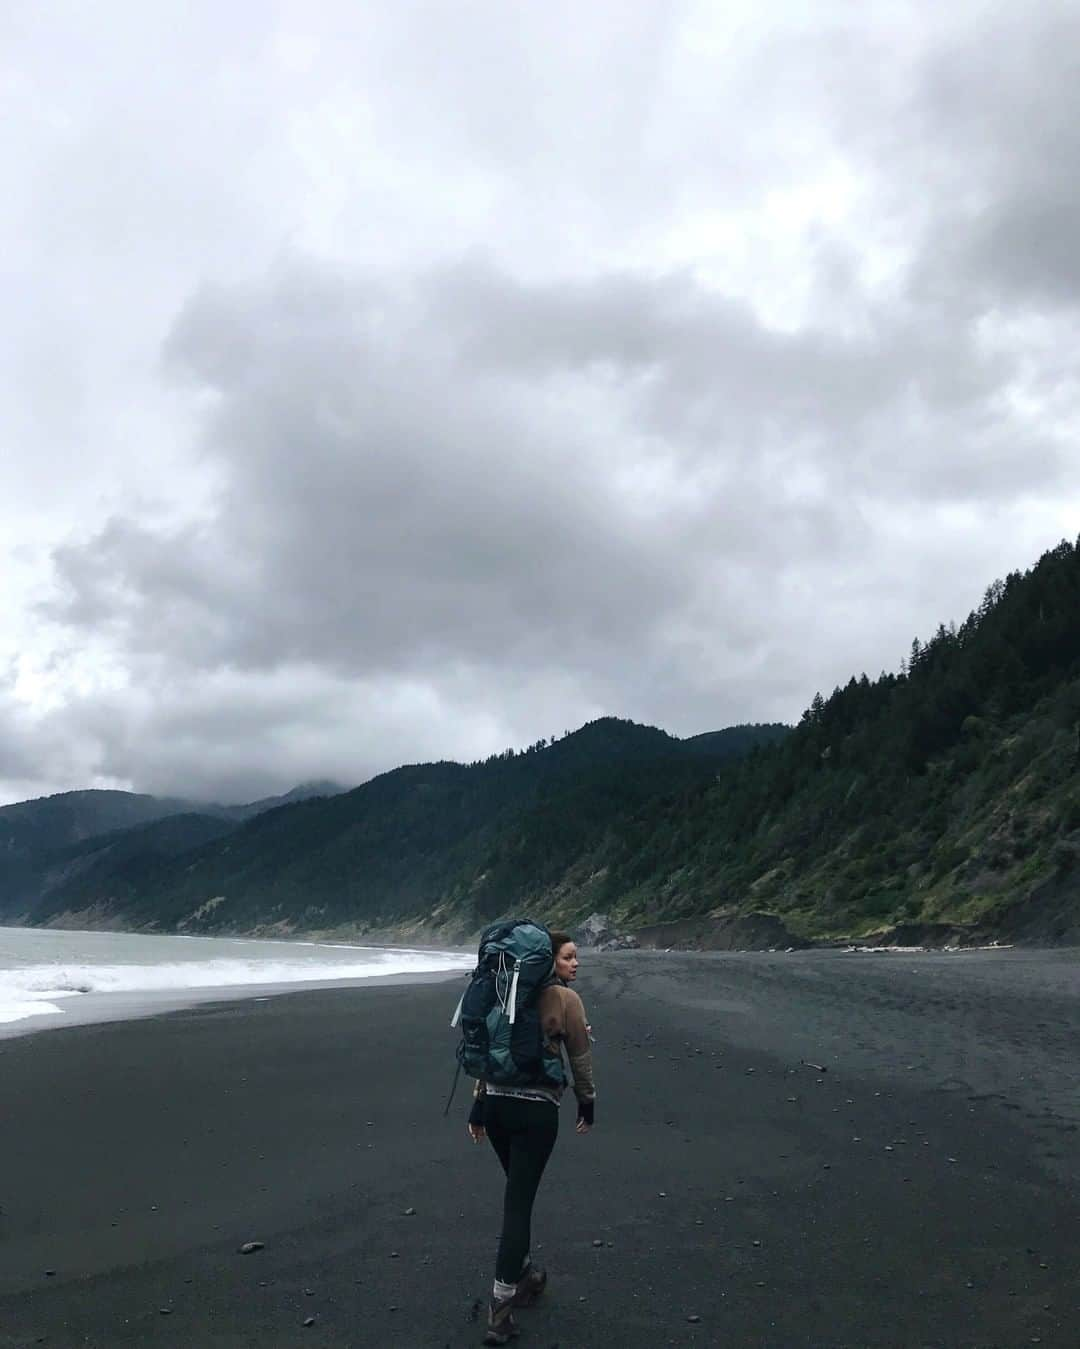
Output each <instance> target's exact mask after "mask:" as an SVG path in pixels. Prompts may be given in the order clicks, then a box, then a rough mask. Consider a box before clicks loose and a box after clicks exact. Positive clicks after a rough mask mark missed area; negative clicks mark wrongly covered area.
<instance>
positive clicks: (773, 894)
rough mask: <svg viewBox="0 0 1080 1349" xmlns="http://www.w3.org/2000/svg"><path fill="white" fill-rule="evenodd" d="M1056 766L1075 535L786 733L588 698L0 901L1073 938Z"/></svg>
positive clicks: (195, 924) (408, 923) (1072, 606)
mask: <svg viewBox="0 0 1080 1349" xmlns="http://www.w3.org/2000/svg"><path fill="white" fill-rule="evenodd" d="M1078 769H1080V550H1078V549H1077V548H1076V547H1074V546H1073V545H1072V544H1069V543H1062V544H1061V545H1060V546H1059V547H1057V548H1055V549H1054V550H1053V551H1052V552H1049V553H1047V554H1046V555H1045V556H1044V557H1043V558H1041V559H1040V561H1039V562H1038V564H1037V565H1036V566H1034V567H1033V568H1032V569H1031V570H1030V571H1028V572H1027V573H1025V574H1020V573H1014V574H1012V575H1010V576H1008V577H1006V578H1005V580H1004V581H997V582H994V584H993V585H991V586H990V587H989V589H988V590H987V592H986V595H985V597H984V599H983V602H982V604H981V605H980V606H979V608H978V610H977V611H976V612H975V613H973V614H971V615H970V616H969V617H968V618H967V619H966V620H964V622H962V623H961V624H960V625H959V626H958V627H957V626H955V625H950V626H948V627H946V626H941V627H939V628H938V630H937V631H936V632H935V633H934V634H933V635H932V636H930V637H929V638H928V639H927V640H926V641H921V640H916V641H915V642H914V643H913V644H912V647H911V650H910V653H909V654H908V655H907V657H906V658H905V659H904V661H903V662H902V665H901V668H900V670H899V671H898V672H897V673H894V674H882V675H881V676H880V677H879V678H877V679H874V680H871V679H869V678H867V676H866V675H865V674H864V675H861V676H859V677H852V678H851V679H850V680H849V681H848V683H847V684H846V685H845V686H844V687H843V688H837V689H835V690H834V691H833V693H832V694H831V695H830V696H829V697H828V698H825V697H822V696H821V695H817V696H815V697H814V699H813V700H812V702H811V704H810V706H809V708H808V709H807V711H806V713H805V714H804V716H803V718H802V720H801V722H800V723H799V725H798V726H797V727H796V728H794V730H790V729H789V728H785V727H781V726H752V727H733V728H730V729H728V730H726V731H721V732H716V733H712V734H706V735H702V736H696V737H694V738H692V739H690V740H678V739H676V738H675V737H673V736H670V735H668V734H666V733H665V732H663V731H660V730H657V729H655V728H652V727H645V726H637V725H634V724H633V723H631V722H625V721H619V720H616V719H614V718H605V719H603V720H601V721H597V722H594V723H591V724H590V725H588V726H586V727H583V728H582V729H581V730H579V731H576V732H574V733H572V734H567V735H566V736H564V737H563V738H562V739H561V740H552V741H550V742H549V741H539V742H537V744H535V745H532V746H530V747H529V748H528V749H527V750H524V751H522V752H513V751H510V750H508V751H506V752H505V753H503V754H501V755H495V756H492V757H491V758H490V759H488V760H486V761H485V762H483V763H476V764H471V765H461V764H454V763H434V764H422V765H413V766H410V767H404V768H400V769H397V770H395V771H394V772H391V773H387V774H384V775H382V776H381V777H379V778H376V779H374V780H372V781H371V782H369V783H366V784H364V786H362V787H360V788H357V789H356V790H354V791H352V792H348V793H346V794H343V795H340V796H336V797H333V798H331V799H320V800H310V801H300V802H297V803H294V804H288V805H284V806H282V807H280V808H278V809H274V810H269V811H265V812H263V813H261V814H259V815H258V816H256V817H255V818H253V819H250V820H247V821H246V822H241V823H239V824H236V825H234V826H232V827H231V828H229V826H227V825H225V824H223V823H222V822H220V821H217V822H215V821H207V820H205V819H202V820H200V819H195V818H191V817H188V818H187V819H186V820H185V821H182V822H178V823H177V824H175V825H174V826H172V827H171V828H169V829H165V828H163V826H162V825H161V824H159V825H151V826H150V827H144V828H143V829H142V830H140V831H137V833H136V832H133V833H132V834H131V835H130V836H129V837H125V838H124V839H123V841H120V840H119V839H115V838H106V839H105V840H104V842H102V843H100V846H99V845H98V844H97V843H94V842H93V841H91V842H89V843H84V844H72V845H71V846H70V849H69V851H68V852H67V853H66V854H64V855H62V856H61V855H58V856H57V857H56V858H55V859H54V861H55V862H56V864H57V865H56V867H55V868H54V870H53V871H52V872H51V873H50V881H49V885H48V886H47V887H46V892H44V893H42V894H41V895H39V896H38V898H37V899H36V900H35V902H34V903H33V904H32V905H30V906H27V907H25V908H24V910H23V911H22V912H21V913H20V914H18V915H17V916H18V917H19V918H20V919H21V920H22V921H29V922H37V923H46V922H62V923H63V922H71V921H75V920H77V919H78V920H81V921H87V920H88V916H89V917H90V918H93V919H94V920H95V921H98V920H102V921H109V922H113V923H122V924H123V925H125V926H129V927H135V928H143V927H145V928H156V929H159V930H173V929H185V930H198V931H205V932H236V931H264V932H265V931H280V932H289V931H323V932H337V933H341V934H343V935H353V936H359V935H362V934H363V933H365V932H371V931H381V932H388V931H392V930H395V929H396V930H399V931H400V930H405V929H410V930H413V931H415V932H417V933H420V932H423V933H426V934H428V935H432V936H438V935H441V936H445V937H453V938H455V939H460V938H462V937H464V936H467V935H470V934H472V933H474V932H475V931H476V930H477V928H479V927H480V926H481V925H482V924H483V923H484V922H486V921H487V920H489V919H490V918H492V917H494V916H496V915H499V914H503V913H506V912H508V911H511V910H528V911H530V912H532V913H534V914H536V915H537V916H540V917H545V918H547V919H549V920H550V921H553V922H556V921H557V922H560V923H563V922H565V923H571V924H572V923H574V922H576V921H579V920H580V919H582V918H583V917H584V916H585V915H587V914H588V913H590V912H593V911H595V910H601V911H605V912H607V913H609V914H611V915H612V917H613V918H614V919H615V920H616V922H617V923H619V924H620V925H621V926H623V927H626V928H630V929H635V930H649V929H657V932H658V933H659V934H660V936H661V937H662V935H663V934H664V933H665V932H666V933H668V934H669V935H670V936H671V939H672V940H675V939H677V938H679V937H680V936H681V937H683V938H686V937H688V936H690V937H692V939H693V940H696V941H702V942H704V943H705V944H708V943H709V941H710V933H711V932H713V931H714V929H715V930H716V931H719V930H720V929H721V928H724V927H725V925H726V928H727V929H728V930H729V931H730V929H731V925H732V922H733V919H734V918H736V917H737V916H739V915H743V916H746V915H753V916H754V918H755V921H757V922H759V923H761V922H764V923H765V925H766V928H767V930H768V931H769V932H775V933H777V934H778V935H779V939H783V938H784V937H785V936H786V934H788V933H790V934H792V937H793V939H801V940H848V939H852V938H866V937H868V936H870V935H871V934H874V933H886V934H887V933H890V932H891V933H893V934H894V935H899V936H901V937H908V938H911V937H915V938H919V937H924V938H925V937H929V938H931V939H938V940H946V939H951V940H959V941H976V940H988V939H991V938H996V939H1013V938H1016V939H1019V940H1033V941H1080V777H1078ZM164 823H167V822H164ZM227 828H228V829H229V832H227V833H226V832H224V831H225V830H226V829H227ZM138 834H141V835H142V836H143V837H142V838H141V839H140V838H139V837H138ZM144 845H146V846H144ZM80 859H81V860H80ZM665 924H666V925H668V926H667V927H664V926H663V925H665ZM658 925H659V926H658ZM770 925H771V926H770ZM653 935H654V938H656V937H657V933H654V934H653ZM657 939H659V938H657Z"/></svg>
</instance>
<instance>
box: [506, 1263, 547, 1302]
mask: <svg viewBox="0 0 1080 1349" xmlns="http://www.w3.org/2000/svg"><path fill="white" fill-rule="evenodd" d="M546 1287H547V1270H546V1269H537V1267H536V1266H535V1265H530V1266H529V1267H528V1269H527V1270H526V1271H525V1273H524V1274H523V1275H522V1276H521V1278H520V1279H518V1282H517V1292H516V1293H515V1294H514V1306H515V1307H531V1306H532V1304H533V1303H534V1302H535V1301H536V1299H537V1298H538V1297H539V1296H540V1294H541V1293H542V1292H543V1291H544V1289H545V1288H546Z"/></svg>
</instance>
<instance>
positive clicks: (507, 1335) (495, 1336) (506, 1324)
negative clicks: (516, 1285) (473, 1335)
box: [484, 1293, 521, 1344]
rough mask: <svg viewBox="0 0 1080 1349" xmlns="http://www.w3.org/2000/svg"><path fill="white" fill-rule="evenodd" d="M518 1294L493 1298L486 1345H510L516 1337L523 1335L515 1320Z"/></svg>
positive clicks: (490, 1303) (485, 1339)
mask: <svg viewBox="0 0 1080 1349" xmlns="http://www.w3.org/2000/svg"><path fill="white" fill-rule="evenodd" d="M516 1297H517V1294H516V1293H512V1294H511V1295H510V1297H493V1298H492V1299H491V1301H490V1302H489V1303H488V1323H487V1334H486V1335H485V1336H484V1343H485V1344H509V1343H510V1341H511V1340H512V1339H513V1338H514V1336H515V1335H519V1334H520V1333H521V1331H520V1328H519V1326H518V1324H517V1322H516V1321H515V1320H514V1301H515V1299H516Z"/></svg>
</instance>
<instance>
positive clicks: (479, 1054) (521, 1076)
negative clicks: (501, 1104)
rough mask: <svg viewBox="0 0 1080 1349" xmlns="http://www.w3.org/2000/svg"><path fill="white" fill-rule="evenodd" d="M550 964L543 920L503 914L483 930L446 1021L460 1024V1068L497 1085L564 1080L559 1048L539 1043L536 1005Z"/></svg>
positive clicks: (548, 977)
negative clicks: (470, 968)
mask: <svg viewBox="0 0 1080 1349" xmlns="http://www.w3.org/2000/svg"><path fill="white" fill-rule="evenodd" d="M554 964H555V961H554V956H553V953H552V950H551V934H550V933H549V932H548V930H547V928H546V927H545V926H544V925H543V924H542V923H534V922H533V921H532V920H531V919H529V918H519V919H505V920H504V921H503V922H501V923H493V924H492V925H491V926H490V927H489V928H486V929H485V931H484V933H483V935H482V936H481V938H480V950H479V954H478V956H477V963H476V969H475V970H474V971H473V974H472V978H471V980H470V981H469V985H468V987H467V988H466V989H465V992H464V993H463V994H462V995H461V1001H460V1002H459V1003H458V1006H457V1011H456V1012H455V1013H454V1016H453V1019H452V1020H451V1022H450V1025H451V1026H456V1025H458V1023H459V1022H460V1024H461V1043H460V1044H459V1045H458V1051H457V1057H458V1065H459V1069H464V1071H465V1072H466V1073H468V1074H469V1076H470V1077H478V1078H483V1079H484V1081H485V1082H489V1083H491V1085H493V1086H500V1087H526V1086H536V1085H545V1086H562V1085H563V1084H564V1083H565V1081H566V1075H565V1073H564V1072H563V1064H562V1056H561V1054H560V1053H559V1050H558V1048H557V1047H556V1048H554V1049H551V1048H549V1047H548V1046H547V1045H546V1044H545V1042H544V1028H543V1026H542V1025H541V1022H540V1009H539V1005H538V1004H539V1000H540V991H541V989H543V988H544V987H545V986H546V985H548V984H550V983H551V982H552V970H553V968H554ZM455 1081H456V1079H455Z"/></svg>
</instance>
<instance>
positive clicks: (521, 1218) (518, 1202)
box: [484, 1096, 559, 1283]
mask: <svg viewBox="0 0 1080 1349" xmlns="http://www.w3.org/2000/svg"><path fill="white" fill-rule="evenodd" d="M484 1125H485V1127H486V1128H487V1135H488V1138H490V1139H491V1146H492V1147H493V1148H494V1149H495V1151H496V1152H497V1153H498V1156H499V1161H500V1163H501V1164H502V1169H503V1170H504V1171H505V1172H506V1193H505V1195H504V1197H503V1224H502V1235H501V1236H500V1238H499V1254H498V1257H497V1258H496V1261H495V1277H496V1278H497V1279H499V1280H500V1281H501V1282H502V1283H517V1281H518V1279H520V1278H521V1274H522V1268H523V1266H524V1264H525V1257H526V1256H527V1255H528V1254H529V1243H530V1239H531V1227H532V1210H533V1200H534V1199H535V1198H536V1191H537V1188H538V1187H539V1185H540V1177H541V1176H542V1175H543V1174H544V1167H545V1166H547V1160H548V1158H549V1157H550V1156H551V1149H552V1148H553V1147H554V1146H555V1140H556V1138H558V1136H559V1108H558V1106H556V1105H554V1104H549V1103H548V1102H547V1101H523V1100H519V1099H518V1098H517V1097H515V1096H488V1098H487V1101H486V1103H485V1107H484Z"/></svg>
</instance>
